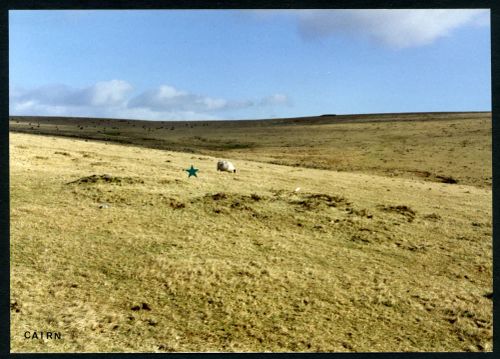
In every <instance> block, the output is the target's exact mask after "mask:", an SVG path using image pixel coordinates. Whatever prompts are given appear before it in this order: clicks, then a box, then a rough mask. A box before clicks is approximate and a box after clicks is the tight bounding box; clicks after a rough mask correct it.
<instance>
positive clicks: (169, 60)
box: [9, 9, 491, 120]
mask: <svg viewBox="0 0 500 359" xmlns="http://www.w3.org/2000/svg"><path fill="white" fill-rule="evenodd" d="M9 89H10V91H9V92H10V93H9V111H10V115H40V116H82V117H108V118H127V119H143V120H232V119H258V118H276V117H300V116H315V115H321V114H332V113H335V114H359V113H387V112H428V111H491V44H490V13H489V10H482V9H472V10H435V9H432V10H426V9H423V10H383V9H381V10H161V11H158V10H156V11H153V10H126V11H124V10H117V11H111V10H95V11H87V10H72V11H62V10H51V11H41V10H29V11H9Z"/></svg>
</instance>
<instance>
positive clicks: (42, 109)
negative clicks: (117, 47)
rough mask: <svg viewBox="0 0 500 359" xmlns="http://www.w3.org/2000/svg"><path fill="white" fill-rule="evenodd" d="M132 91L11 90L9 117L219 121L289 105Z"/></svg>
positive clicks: (121, 87)
mask: <svg viewBox="0 0 500 359" xmlns="http://www.w3.org/2000/svg"><path fill="white" fill-rule="evenodd" d="M132 90H133V87H132V85H131V84H129V83H128V82H126V81H123V80H111V81H102V82H97V83H96V84H94V85H92V86H89V87H86V88H82V89H78V88H72V87H69V86H66V85H48V86H42V87H39V88H35V89H28V90H27V89H23V88H19V87H14V88H11V90H10V99H9V102H10V105H9V112H10V114H11V115H25V116H28V115H32V116H36V115H39V116H81V117H107V118H130V119H144V120H218V119H221V118H222V117H221V115H220V112H224V111H227V110H240V109H246V108H255V107H269V106H281V105H285V104H288V98H287V96H286V95H282V94H275V95H272V96H268V97H265V98H263V99H260V100H239V101H234V100H227V99H222V98H213V97H209V96H202V95H197V94H192V93H189V92H187V91H183V90H178V89H176V88H175V87H173V86H170V85H162V86H159V87H158V88H156V89H151V90H147V91H144V92H142V93H141V94H139V95H138V96H135V97H132V98H131V92H132Z"/></svg>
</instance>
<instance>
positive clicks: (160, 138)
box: [10, 112, 492, 187]
mask: <svg viewBox="0 0 500 359" xmlns="http://www.w3.org/2000/svg"><path fill="white" fill-rule="evenodd" d="M10 129H11V131H15V132H24V133H32V134H42V135H57V136H66V137H76V138H83V139H92V140H101V141H109V142H115V143H120V144H128V145H136V146H141V147H146V148H154V149H163V150H170V151H178V152H191V153H198V154H202V155H210V156H215V157H224V158H231V159H240V160H252V161H259V162H267V163H273V164H282V165H288V166H295V167H306V168H317V169H328V170H337V171H346V172H358V173H371V174H379V175H384V176H390V177H404V178H413V179H423V180H426V181H432V182H443V183H460V184H470V185H475V186H479V187H490V186H491V175H492V174H491V173H492V170H491V112H465V113H451V112H450V113H406V114H373V115H337V116H334V115H324V116H317V117H303V118H289V119H272V120H251V121H250V120H242V121H137V120H117V119H93V118H67V117H20V116H12V117H11V118H10Z"/></svg>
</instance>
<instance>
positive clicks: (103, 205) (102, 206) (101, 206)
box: [99, 203, 110, 209]
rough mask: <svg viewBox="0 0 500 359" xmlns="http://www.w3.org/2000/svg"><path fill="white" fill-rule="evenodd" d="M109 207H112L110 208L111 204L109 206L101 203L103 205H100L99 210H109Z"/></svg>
mask: <svg viewBox="0 0 500 359" xmlns="http://www.w3.org/2000/svg"><path fill="white" fill-rule="evenodd" d="M109 207H110V206H109V204H107V203H101V204H100V205H99V208H100V209H106V208H109Z"/></svg>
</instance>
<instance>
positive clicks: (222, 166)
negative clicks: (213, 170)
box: [217, 160, 236, 173]
mask: <svg viewBox="0 0 500 359" xmlns="http://www.w3.org/2000/svg"><path fill="white" fill-rule="evenodd" d="M217 171H225V172H233V173H236V167H234V165H233V164H232V163H231V162H229V161H226V160H220V161H218V162H217Z"/></svg>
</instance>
